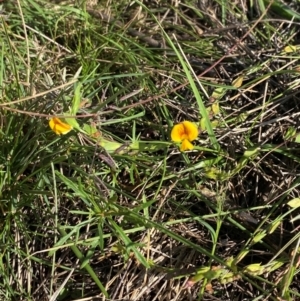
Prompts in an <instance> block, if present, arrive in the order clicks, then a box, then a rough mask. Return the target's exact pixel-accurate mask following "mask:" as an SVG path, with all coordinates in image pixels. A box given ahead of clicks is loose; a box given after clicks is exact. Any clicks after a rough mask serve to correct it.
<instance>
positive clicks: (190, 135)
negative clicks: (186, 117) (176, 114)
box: [171, 121, 198, 152]
mask: <svg viewBox="0 0 300 301" xmlns="http://www.w3.org/2000/svg"><path fill="white" fill-rule="evenodd" d="M197 137H198V127H197V126H196V124H195V123H193V122H190V121H183V122H181V123H179V124H176V125H174V126H173V129H172V131H171V139H172V141H174V142H177V143H181V144H180V151H182V152H184V151H186V150H192V149H193V148H194V145H193V144H192V143H191V142H192V141H194V140H195V139H196V138H197Z"/></svg>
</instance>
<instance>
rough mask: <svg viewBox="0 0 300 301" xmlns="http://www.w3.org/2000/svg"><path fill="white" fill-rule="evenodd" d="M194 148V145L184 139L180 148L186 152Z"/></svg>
mask: <svg viewBox="0 0 300 301" xmlns="http://www.w3.org/2000/svg"><path fill="white" fill-rule="evenodd" d="M193 148H194V145H193V144H192V143H191V142H190V141H189V140H187V139H184V140H183V141H182V143H181V146H180V151H181V152H184V151H186V150H192V149H193Z"/></svg>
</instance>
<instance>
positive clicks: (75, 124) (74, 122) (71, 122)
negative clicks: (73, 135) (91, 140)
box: [65, 117, 80, 130]
mask: <svg viewBox="0 0 300 301" xmlns="http://www.w3.org/2000/svg"><path fill="white" fill-rule="evenodd" d="M65 121H66V123H67V124H69V125H70V126H72V127H73V128H74V129H77V130H80V125H79V123H78V122H77V120H76V118H73V117H67V118H65Z"/></svg>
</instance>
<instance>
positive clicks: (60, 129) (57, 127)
mask: <svg viewBox="0 0 300 301" xmlns="http://www.w3.org/2000/svg"><path fill="white" fill-rule="evenodd" d="M49 126H50V128H51V130H52V131H53V132H54V133H55V134H56V135H65V134H67V133H69V132H70V131H71V130H72V128H73V127H72V126H70V125H69V124H67V123H65V122H62V121H61V120H60V119H59V118H57V117H53V118H51V119H50V121H49Z"/></svg>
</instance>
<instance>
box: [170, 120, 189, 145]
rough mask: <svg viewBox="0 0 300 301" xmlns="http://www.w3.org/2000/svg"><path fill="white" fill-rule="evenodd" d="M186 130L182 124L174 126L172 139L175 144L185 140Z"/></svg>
mask: <svg viewBox="0 0 300 301" xmlns="http://www.w3.org/2000/svg"><path fill="white" fill-rule="evenodd" d="M185 138H186V137H185V130H184V126H183V124H182V123H179V124H176V125H174V126H173V128H172V131H171V139H172V141H174V142H181V141H182V140H183V139H185Z"/></svg>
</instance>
